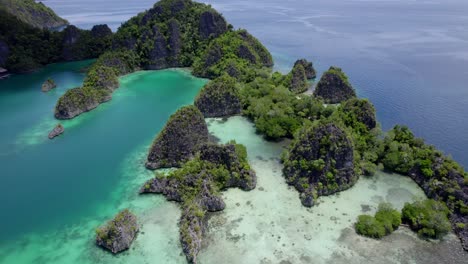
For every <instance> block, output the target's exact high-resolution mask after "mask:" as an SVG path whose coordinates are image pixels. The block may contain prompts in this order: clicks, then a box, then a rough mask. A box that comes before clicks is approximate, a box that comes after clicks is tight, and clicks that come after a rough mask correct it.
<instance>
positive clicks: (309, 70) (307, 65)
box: [294, 59, 317, 80]
mask: <svg viewBox="0 0 468 264" xmlns="http://www.w3.org/2000/svg"><path fill="white" fill-rule="evenodd" d="M299 64H300V65H302V67H304V70H305V74H306V77H307V79H309V80H310V79H313V78H315V77H317V73H316V72H315V69H314V66H313V64H312V62H309V61H307V60H306V59H300V60H297V61H296V62H295V63H294V67H296V66H297V65H299Z"/></svg>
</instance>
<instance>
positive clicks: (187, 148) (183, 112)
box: [146, 106, 208, 170]
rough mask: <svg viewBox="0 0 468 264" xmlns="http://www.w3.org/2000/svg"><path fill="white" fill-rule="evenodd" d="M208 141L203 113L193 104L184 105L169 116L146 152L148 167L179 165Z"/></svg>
mask: <svg viewBox="0 0 468 264" xmlns="http://www.w3.org/2000/svg"><path fill="white" fill-rule="evenodd" d="M206 142H208V128H207V126H206V123H205V119H204V118H203V114H202V113H201V112H200V110H198V109H197V108H196V107H195V106H186V107H183V108H181V109H180V110H178V111H177V112H176V113H175V114H173V115H172V116H171V118H170V119H169V121H168V122H167V124H166V126H165V127H164V128H163V130H162V131H161V132H160V133H159V135H158V136H157V137H156V139H155V141H154V142H153V145H152V146H151V149H150V152H149V154H148V161H147V163H146V167H147V168H148V169H153V170H154V169H158V168H168V167H179V166H181V165H182V164H183V163H184V162H186V161H187V160H189V159H190V158H191V157H193V155H194V154H195V152H196V150H197V149H198V147H199V146H200V145H201V144H203V143H206Z"/></svg>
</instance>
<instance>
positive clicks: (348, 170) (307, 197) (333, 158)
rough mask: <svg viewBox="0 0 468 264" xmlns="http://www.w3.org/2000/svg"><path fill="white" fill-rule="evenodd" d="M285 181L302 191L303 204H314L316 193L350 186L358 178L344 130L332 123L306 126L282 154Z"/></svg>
mask: <svg viewBox="0 0 468 264" xmlns="http://www.w3.org/2000/svg"><path fill="white" fill-rule="evenodd" d="M283 163H284V169H283V173H284V175H285V177H286V181H287V182H288V184H291V185H293V186H294V187H295V188H296V189H297V190H298V191H299V192H300V193H301V201H302V204H303V205H304V206H308V207H310V206H313V205H314V203H315V199H316V198H317V196H319V195H329V194H333V193H336V192H338V191H342V190H345V189H348V188H350V187H351V186H353V185H354V183H355V182H356V181H357V179H358V175H356V173H355V168H354V166H355V165H354V163H355V158H354V147H353V143H352V138H351V137H350V135H349V134H348V132H347V130H346V129H344V128H342V127H341V126H340V125H338V124H337V123H335V122H330V121H319V122H316V123H314V124H313V125H311V126H305V127H304V128H302V129H301V131H300V132H299V133H298V135H297V137H296V138H295V139H294V141H293V142H292V143H291V145H290V146H289V149H288V151H286V152H285V156H284V157H283Z"/></svg>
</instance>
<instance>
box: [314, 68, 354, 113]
mask: <svg viewBox="0 0 468 264" xmlns="http://www.w3.org/2000/svg"><path fill="white" fill-rule="evenodd" d="M314 96H316V97H320V98H323V100H324V101H325V103H327V104H337V103H341V102H343V101H346V100H348V99H351V98H353V97H356V92H355V91H354V89H353V87H352V86H351V84H350V83H349V80H348V76H346V74H345V73H344V72H343V71H342V70H341V68H338V67H330V69H329V70H328V71H326V72H325V73H324V74H323V75H322V77H321V78H320V81H319V82H318V84H317V87H315V91H314Z"/></svg>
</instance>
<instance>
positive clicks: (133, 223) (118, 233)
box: [96, 209, 139, 254]
mask: <svg viewBox="0 0 468 264" xmlns="http://www.w3.org/2000/svg"><path fill="white" fill-rule="evenodd" d="M138 229H139V228H138V224H137V218H136V216H135V215H134V214H132V213H131V212H130V211H129V210H128V209H125V210H123V211H122V212H120V213H118V214H117V215H116V216H115V218H114V219H113V220H111V221H109V222H108V223H107V224H106V225H105V226H103V227H100V228H98V229H97V230H96V244H97V245H98V246H101V247H103V248H105V249H107V250H109V251H111V252H112V253H114V254H116V253H119V252H121V251H124V250H127V249H129V248H130V245H131V244H132V242H133V240H135V238H136V235H137V233H138Z"/></svg>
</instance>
